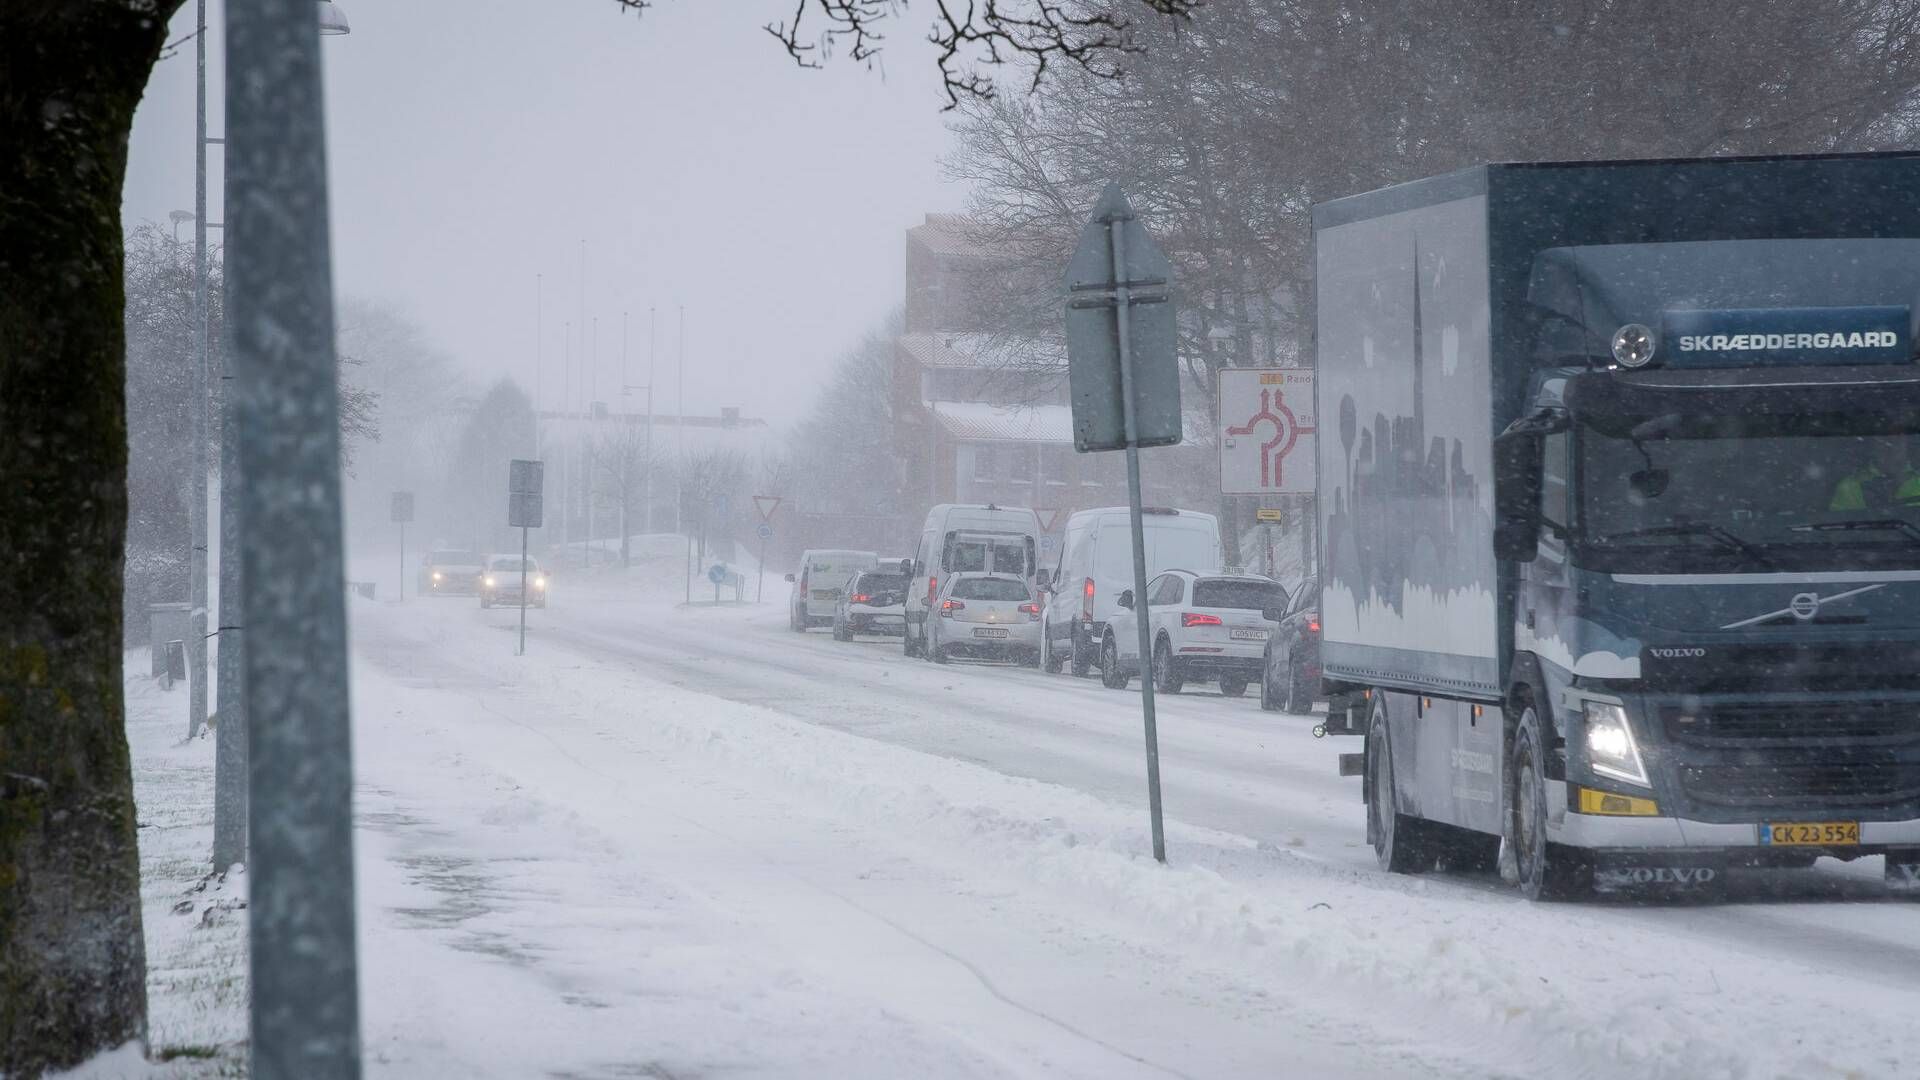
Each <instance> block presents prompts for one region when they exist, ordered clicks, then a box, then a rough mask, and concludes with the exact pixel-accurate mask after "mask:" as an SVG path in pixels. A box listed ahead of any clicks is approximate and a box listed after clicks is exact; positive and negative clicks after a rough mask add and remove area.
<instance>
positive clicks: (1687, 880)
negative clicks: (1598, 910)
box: [1594, 866, 1720, 888]
mask: <svg viewBox="0 0 1920 1080" xmlns="http://www.w3.org/2000/svg"><path fill="white" fill-rule="evenodd" d="M1719 876H1720V874H1719V871H1717V870H1715V869H1714V868H1713V867H1711V866H1622V867H1602V868H1600V869H1598V870H1596V871H1595V872H1594V879H1595V880H1594V884H1596V885H1599V886H1602V887H1606V886H1613V887H1615V888H1618V887H1620V886H1622V885H1707V884H1710V883H1712V881H1713V880H1714V879H1715V878H1717V877H1719Z"/></svg>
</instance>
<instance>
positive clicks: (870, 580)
mask: <svg viewBox="0 0 1920 1080" xmlns="http://www.w3.org/2000/svg"><path fill="white" fill-rule="evenodd" d="M906 587H907V579H906V578H903V577H901V576H900V575H898V574H862V575H860V582H859V585H858V586H857V588H858V589H859V590H860V591H863V592H899V591H901V590H902V589H905V588H906Z"/></svg>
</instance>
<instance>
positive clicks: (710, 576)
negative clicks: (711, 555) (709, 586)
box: [707, 563, 727, 585]
mask: <svg viewBox="0 0 1920 1080" xmlns="http://www.w3.org/2000/svg"><path fill="white" fill-rule="evenodd" d="M707 580H708V581H711V582H713V583H714V584H715V585H723V584H725V583H726V580H727V564H726V563H714V564H713V569H711V570H709V571H707Z"/></svg>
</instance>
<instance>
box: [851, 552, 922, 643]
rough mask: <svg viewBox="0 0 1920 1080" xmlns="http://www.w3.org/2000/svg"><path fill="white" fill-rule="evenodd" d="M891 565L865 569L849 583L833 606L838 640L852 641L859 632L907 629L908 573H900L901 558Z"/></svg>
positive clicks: (873, 632)
mask: <svg viewBox="0 0 1920 1080" xmlns="http://www.w3.org/2000/svg"><path fill="white" fill-rule="evenodd" d="M881 565H882V566H887V565H889V564H887V563H882V564H881ZM891 566H892V569H891V570H866V571H863V572H861V573H860V574H859V575H858V576H856V577H855V578H854V579H853V581H851V582H850V583H848V585H847V587H846V590H845V591H844V592H842V593H841V595H840V600H839V603H838V604H836V605H835V606H834V609H833V637H834V640H835V641H852V640H853V638H854V635H856V634H898V633H901V632H902V631H904V630H905V629H906V628H907V575H905V574H903V573H901V572H900V563H899V561H898V560H895V561H894V562H893V563H892V564H891Z"/></svg>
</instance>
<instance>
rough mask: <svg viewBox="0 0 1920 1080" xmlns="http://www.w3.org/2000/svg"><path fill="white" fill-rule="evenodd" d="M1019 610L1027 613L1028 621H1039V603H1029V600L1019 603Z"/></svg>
mask: <svg viewBox="0 0 1920 1080" xmlns="http://www.w3.org/2000/svg"><path fill="white" fill-rule="evenodd" d="M1020 610H1021V611H1024V612H1026V613H1027V621H1028V622H1039V621H1040V605H1039V604H1035V603H1031V602H1029V603H1025V604H1021V605H1020Z"/></svg>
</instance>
